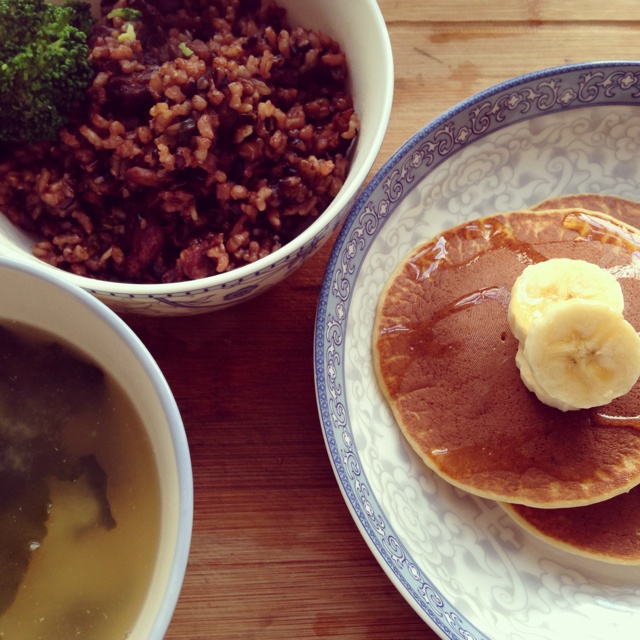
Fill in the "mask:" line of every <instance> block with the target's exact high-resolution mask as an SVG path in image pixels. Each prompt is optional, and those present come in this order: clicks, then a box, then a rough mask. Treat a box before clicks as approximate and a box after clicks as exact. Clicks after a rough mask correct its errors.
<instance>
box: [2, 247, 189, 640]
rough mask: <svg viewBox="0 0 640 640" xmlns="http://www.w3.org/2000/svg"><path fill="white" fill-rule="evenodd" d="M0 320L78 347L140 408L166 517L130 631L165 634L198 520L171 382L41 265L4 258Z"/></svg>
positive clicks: (94, 305)
mask: <svg viewBox="0 0 640 640" xmlns="http://www.w3.org/2000/svg"><path fill="white" fill-rule="evenodd" d="M0 320H2V321H6V320H9V321H18V322H21V323H25V324H28V325H31V326H33V327H35V328H38V329H41V330H44V331H46V332H48V333H49V334H53V335H54V336H56V337H57V338H60V339H61V340H62V341H64V342H67V343H68V344H71V345H72V346H74V347H77V349H78V350H80V351H81V352H84V353H85V354H87V355H88V356H89V357H90V358H91V359H93V361H94V362H95V363H96V364H97V365H98V366H100V367H101V368H102V369H103V370H104V371H106V372H107V373H108V374H110V375H111V377H112V378H113V379H114V380H116V381H117V382H118V383H119V384H120V386H121V387H122V389H123V390H125V391H126V392H127V394H128V396H129V398H130V399H131V401H132V402H133V404H134V406H135V408H136V409H137V411H138V413H139V415H140V418H141V420H142V423H143V424H144V426H145V429H146V432H147V434H148V437H149V439H150V442H151V445H152V449H153V453H154V456H155V463H156V466H157V468H158V470H161V472H159V482H160V509H161V516H160V540H159V548H158V552H157V555H156V564H155V568H154V571H153V576H152V579H151V584H150V587H149V590H148V593H147V596H146V600H145V602H144V604H143V607H142V609H141V611H140V613H139V616H138V619H137V622H136V624H135V626H134V628H133V629H132V632H131V634H130V636H129V637H130V638H131V639H132V640H134V639H140V640H142V639H144V640H161V638H163V637H164V634H165V632H166V629H167V627H168V625H169V622H170V620H171V616H172V615H173V611H174V609H175V606H176V603H177V600H178V595H179V593H180V589H181V586H182V581H183V578H184V574H185V570H186V566H187V558H188V554H189V548H190V542H191V529H192V522H193V479H192V472H191V461H190V456H189V449H188V445H187V439H186V436H185V432H184V428H183V424H182V419H181V417H180V413H179V411H178V408H177V406H176V403H175V400H174V398H173V395H172V393H171V390H170V389H169V386H168V385H167V382H166V381H165V379H164V377H163V375H162V373H161V371H160V369H159V367H158V366H157V364H156V363H155V361H154V360H153V358H152V357H151V355H150V354H149V352H148V351H147V349H146V348H145V346H144V345H143V344H142V342H141V341H140V340H139V339H138V337H137V336H136V335H135V333H134V332H133V331H132V330H131V329H129V327H128V326H127V325H126V324H125V323H124V322H123V321H122V320H121V319H120V318H119V317H118V316H117V315H116V314H115V313H113V312H112V311H110V310H109V309H108V308H107V307H106V306H105V305H104V304H102V303H101V302H99V301H98V300H96V299H95V298H94V297H93V296H91V295H90V294H88V293H86V292H84V291H82V290H81V289H79V288H78V287H75V286H73V285H70V284H69V283H68V282H65V281H63V280H62V279H61V278H58V277H56V275H55V274H53V275H52V274H49V273H46V272H45V271H44V270H43V269H41V268H34V267H33V266H32V265H26V264H21V263H17V262H15V261H11V260H7V259H6V258H0ZM45 541H46V539H45ZM96 579H97V580H99V576H96Z"/></svg>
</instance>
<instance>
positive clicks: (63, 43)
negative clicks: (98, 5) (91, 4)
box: [0, 0, 95, 144]
mask: <svg viewBox="0 0 640 640" xmlns="http://www.w3.org/2000/svg"><path fill="white" fill-rule="evenodd" d="M92 24H93V20H92V19H91V17H90V11H89V8H88V6H86V5H85V3H83V2H81V1H79V0H71V2H70V3H68V4H67V5H64V6H59V5H53V4H49V3H48V2H46V1H45V0H0V113H2V118H1V119H0V140H1V141H5V142H26V143H28V144H30V143H34V142H37V141H40V140H53V139H55V137H56V136H57V134H58V131H59V129H60V127H61V126H63V125H64V124H65V123H66V122H67V121H68V118H69V116H70V114H71V112H72V111H73V109H74V108H75V107H76V106H77V105H78V103H79V102H80V101H81V100H82V98H83V97H84V95H85V91H86V89H87V87H88V86H89V84H90V83H91V81H92V80H93V78H94V76H95V71H94V69H93V66H92V64H91V61H90V59H89V47H88V45H87V33H88V31H89V29H90V28H91V25H92Z"/></svg>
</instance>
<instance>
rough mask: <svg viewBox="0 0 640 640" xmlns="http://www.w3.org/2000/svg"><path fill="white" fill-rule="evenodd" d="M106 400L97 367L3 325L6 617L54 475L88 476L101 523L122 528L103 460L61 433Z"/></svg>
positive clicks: (2, 593)
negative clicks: (77, 449) (75, 450)
mask: <svg viewBox="0 0 640 640" xmlns="http://www.w3.org/2000/svg"><path fill="white" fill-rule="evenodd" d="M106 397H107V389H106V384H105V377H104V374H103V372H102V371H101V370H100V369H99V368H98V367H96V366H95V365H93V364H91V363H89V362H86V361H85V360H82V359H81V358H79V357H78V356H76V355H75V354H74V353H73V352H72V351H71V350H70V349H69V348H67V347H65V346H64V345H62V344H59V343H57V342H42V341H41V340H34V339H32V338H31V337H30V336H28V335H23V334H22V333H18V332H14V331H12V330H10V329H8V328H7V327H5V326H0V614H1V613H2V612H3V611H5V610H6V609H7V608H8V607H9V606H10V605H11V603H12V602H13V600H14V598H15V595H16V593H17V591H18V589H19V587H20V583H21V581H22V579H23V578H24V575H25V573H26V571H27V569H28V567H29V563H30V561H31V557H32V554H33V553H34V552H35V551H36V550H37V549H38V547H39V545H40V543H41V541H42V539H43V538H44V537H45V536H46V533H47V527H46V522H47V518H48V513H49V507H50V492H49V486H48V479H50V478H56V479H58V480H61V481H68V482H75V481H78V480H80V479H82V480H83V482H85V483H86V485H87V486H88V488H89V489H90V491H91V495H92V497H93V499H95V501H96V504H97V505H98V514H99V515H98V521H97V522H96V523H95V525H96V526H101V527H105V528H107V529H110V528H113V527H114V526H115V525H116V522H115V520H114V518H113V515H112V513H111V508H110V505H109V500H108V497H107V475H106V473H105V471H104V469H103V468H102V467H101V465H100V463H99V461H98V459H97V457H96V456H95V455H94V454H92V453H90V454H83V455H76V456H74V455H71V454H70V453H69V452H68V451H67V450H66V447H65V442H64V437H63V435H64V428H65V426H66V425H67V423H68V422H69V421H70V420H73V419H78V417H80V418H83V417H84V416H85V415H86V416H89V415H91V414H93V415H94V416H96V415H98V416H99V415H100V412H101V411H102V410H104V409H105V408H106ZM94 421H95V417H94ZM87 427H88V428H90V425H87Z"/></svg>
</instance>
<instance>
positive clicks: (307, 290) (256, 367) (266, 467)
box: [125, 0, 640, 640]
mask: <svg viewBox="0 0 640 640" xmlns="http://www.w3.org/2000/svg"><path fill="white" fill-rule="evenodd" d="M345 1H347V0H345ZM380 7H381V9H382V12H383V14H384V17H385V20H386V22H387V25H388V28H389V33H390V36H391V41H392V46H393V51H394V58H395V72H396V88H395V98H394V105H393V112H392V117H391V122H390V125H389V128H388V132H387V136H386V138H385V141H384V144H383V147H382V150H381V152H380V155H379V157H378V160H377V161H376V165H375V169H378V168H379V167H380V166H381V165H382V163H383V162H384V161H385V160H387V159H388V158H389V156H390V155H391V154H392V153H393V152H394V151H395V150H396V149H397V148H398V147H399V146H400V145H401V144H402V143H403V142H404V141H405V140H406V139H407V138H409V137H410V136H411V135H412V134H413V133H415V132H416V131H417V130H418V129H420V128H421V127H422V126H424V125H425V124H427V123H428V122H429V121H430V120H431V119H433V118H435V117H436V116H438V115H439V114H440V113H441V112H442V111H444V110H446V109H448V108H449V107H452V106H454V105H455V104H457V103H458V102H460V101H461V100H464V99H465V98H468V97H469V96H471V95H472V94H474V93H476V92H478V91H480V90H482V89H485V88H488V87H490V86H492V85H494V84H495V83H497V82H501V81H503V80H507V79H509V78H512V77H514V76H517V75H520V74H523V73H527V72H530V71H535V70H538V69H543V68H546V67H552V66H556V65H561V64H565V63H573V62H582V61H589V60H605V59H607V60H613V59H617V60H622V59H639V58H640V38H638V33H639V31H640V3H637V2H635V0H609V1H608V2H605V3H602V2H595V0H540V1H536V0H494V1H493V2H480V1H478V0H430V1H427V0H380ZM330 250H331V243H329V245H326V246H325V247H324V249H322V250H321V251H320V252H319V253H318V254H316V256H314V257H313V258H312V259H311V260H310V261H309V262H308V263H307V264H305V265H304V266H303V267H302V268H301V269H300V270H299V271H297V272H296V273H295V274H293V275H292V276H291V277H290V278H289V279H287V280H286V281H285V282H283V283H282V284H280V285H278V286H277V287H275V288H274V289H272V290H271V291H270V292H268V293H266V294H264V295H263V296H262V297H259V298H257V299H255V300H252V301H249V302H245V303H243V304H242V305H240V306H237V307H235V308H232V309H229V310H226V311H223V312H217V313H213V314H208V315H203V316H195V317H191V318H179V319H178V318H173V319H171V318H167V319H156V318H144V317H134V316H131V317H126V318H125V320H126V321H127V322H128V323H129V324H130V326H131V327H132V328H133V329H134V330H135V331H136V333H137V334H138V335H139V336H140V338H141V339H142V340H143V341H144V343H145V344H146V345H147V347H148V348H149V350H150V351H151V353H152V355H153V356H154V357H155V358H156V359H157V361H158V363H159V365H160V367H161V369H162V371H163V372H164V374H165V376H166V377H167V379H168V382H169V384H170V385H171V387H172V389H173V392H174V394H175V397H176V400H177V403H178V405H179V407H180V410H181V412H182V416H183V420H184V423H185V427H186V431H187V435H188V439H189V443H190V447H191V454H192V460H193V468H194V483H195V522H194V531H193V543H192V548H191V555H190V560H189V565H188V570H187V574H186V578H185V582H184V587H183V590H182V594H181V597H180V600H179V602H178V606H177V609H176V611H175V615H174V618H173V621H172V623H171V626H170V628H169V632H168V634H167V638H168V639H169V640H178V639H181V640H186V639H188V640H205V639H206V640H215V639H220V640H234V639H242V640H244V639H247V640H249V639H253V638H256V639H263V638H265V639H280V640H284V639H300V640H301V639H304V638H345V639H352V640H359V639H366V640H374V639H379V640H395V639H402V640H412V639H422V640H432V639H434V638H437V637H438V636H437V635H436V633H435V632H434V631H433V630H432V629H431V628H430V627H429V626H428V625H427V624H426V623H425V622H424V621H423V620H422V619H421V618H420V617H419V616H418V614H417V613H416V612H415V611H414V610H413V609H412V607H411V606H410V605H409V604H408V603H407V602H406V601H405V600H404V599H403V597H402V596H401V595H400V594H399V593H398V591H397V590H396V589H395V587H394V586H393V584H392V583H391V581H390V580H389V578H388V577H387V576H386V575H385V573H384V571H383V570H382V569H381V568H380V566H379V565H378V564H377V562H376V560H375V559H374V557H373V555H372V554H371V552H370V551H369V549H368V547H367V545H366V543H365V542H364V540H363V538H362V536H361V535H360V533H359V532H358V530H357V528H356V525H355V524H354V522H353V519H352V518H351V516H350V514H349V512H348V510H347V507H346V506H345V503H344V501H343V499H342V497H341V494H340V491H339V489H338V486H337V483H336V481H335V479H334V475H333V471H332V469H331V466H330V463H329V458H328V456H327V453H326V450H325V447H324V442H323V439H322V433H321V429H320V423H319V419H318V413H317V408H316V401H315V390H314V377H313V330H314V319H315V311H316V303H317V298H318V293H319V290H320V286H321V282H322V278H323V274H324V271H325V267H326V264H327V260H328V257H329V253H330Z"/></svg>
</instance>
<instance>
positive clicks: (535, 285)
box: [508, 258, 624, 342]
mask: <svg viewBox="0 0 640 640" xmlns="http://www.w3.org/2000/svg"><path fill="white" fill-rule="evenodd" d="M573 298H582V299H584V300H598V301H600V302H603V303H605V304H607V305H609V306H610V307H611V308H612V309H613V310H614V311H616V312H617V313H622V311H623V309H624V298H623V295H622V289H621V287H620V283H619V282H618V281H617V280H616V279H615V278H614V276H613V275H611V273H609V272H608V271H605V270H604V269H602V268H601V267H599V266H598V265H596V264H593V263H591V262H586V261H584V260H572V259H570V258H552V259H550V260H546V261H544V262H538V263H536V264H532V265H529V266H528V267H527V268H526V269H525V270H524V271H523V272H522V273H521V274H520V276H519V277H518V278H517V279H516V281H515V283H514V285H513V288H512V289H511V300H510V302H509V311H508V320H509V326H510V327H511V331H512V332H513V334H514V335H515V337H516V338H517V339H518V340H519V341H520V342H523V341H524V340H525V338H526V337H527V334H528V333H529V327H530V326H531V323H532V322H533V321H534V320H535V319H536V318H539V317H540V316H542V314H544V312H545V310H546V309H547V308H549V307H550V306H551V305H554V304H556V303H557V302H561V301H562V300H571V299H573Z"/></svg>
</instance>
